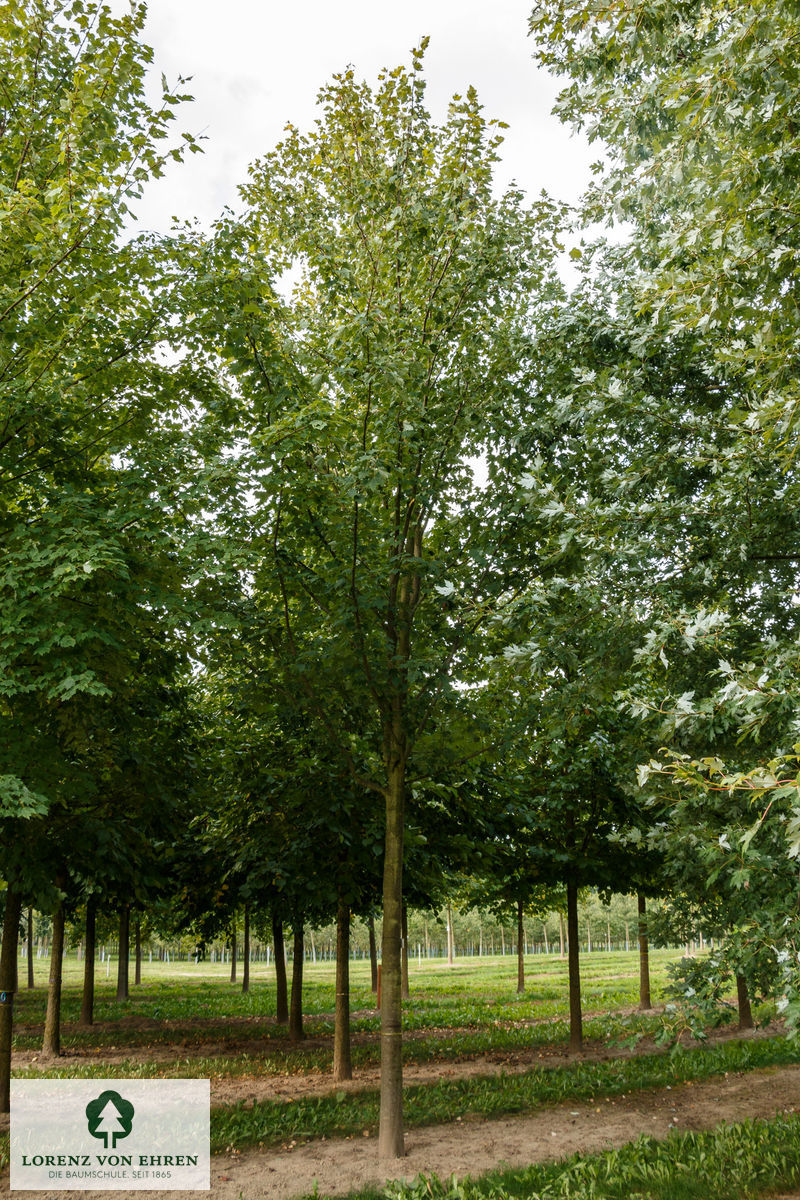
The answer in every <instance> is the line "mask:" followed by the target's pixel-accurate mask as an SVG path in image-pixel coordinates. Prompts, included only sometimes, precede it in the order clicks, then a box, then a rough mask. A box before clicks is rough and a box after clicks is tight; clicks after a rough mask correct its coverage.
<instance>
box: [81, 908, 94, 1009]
mask: <svg viewBox="0 0 800 1200" xmlns="http://www.w3.org/2000/svg"><path fill="white" fill-rule="evenodd" d="M96 926H97V901H96V900H95V898H94V896H90V897H89V899H88V900H87V901H86V956H85V958H84V960H83V996H82V997H81V1017H80V1024H81V1025H91V1024H92V1022H93V1021H94V959H95V953H96V947H97V935H96Z"/></svg>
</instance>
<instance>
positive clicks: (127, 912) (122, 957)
mask: <svg viewBox="0 0 800 1200" xmlns="http://www.w3.org/2000/svg"><path fill="white" fill-rule="evenodd" d="M130 940H131V906H130V905H129V904H123V906H122V908H121V910H120V914H119V960H118V962H117V999H118V1000H127V999H128V995H129V994H130V989H129V986H128V984H129V981H130V975H129V966H128V964H129V961H130V950H131V946H130Z"/></svg>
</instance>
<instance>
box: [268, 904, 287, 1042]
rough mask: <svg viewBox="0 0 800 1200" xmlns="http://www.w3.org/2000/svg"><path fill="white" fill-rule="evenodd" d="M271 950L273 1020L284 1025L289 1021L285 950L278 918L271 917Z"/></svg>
mask: <svg viewBox="0 0 800 1200" xmlns="http://www.w3.org/2000/svg"><path fill="white" fill-rule="evenodd" d="M272 948H273V950H274V951H275V1020H276V1021H277V1022H278V1024H279V1025H285V1024H286V1023H287V1021H288V1020H289V994H288V990H287V987H286V948H285V946H284V943H283V925H282V924H281V920H280V917H276V916H274V915H273V917H272Z"/></svg>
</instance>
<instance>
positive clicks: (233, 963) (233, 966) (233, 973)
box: [231, 918, 236, 983]
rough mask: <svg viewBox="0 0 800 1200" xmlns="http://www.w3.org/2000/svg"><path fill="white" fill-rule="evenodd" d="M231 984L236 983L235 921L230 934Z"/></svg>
mask: <svg viewBox="0 0 800 1200" xmlns="http://www.w3.org/2000/svg"><path fill="white" fill-rule="evenodd" d="M231 983H236V919H235V918H234V922H233V930H232V932H231Z"/></svg>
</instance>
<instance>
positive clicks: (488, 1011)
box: [15, 950, 676, 1050]
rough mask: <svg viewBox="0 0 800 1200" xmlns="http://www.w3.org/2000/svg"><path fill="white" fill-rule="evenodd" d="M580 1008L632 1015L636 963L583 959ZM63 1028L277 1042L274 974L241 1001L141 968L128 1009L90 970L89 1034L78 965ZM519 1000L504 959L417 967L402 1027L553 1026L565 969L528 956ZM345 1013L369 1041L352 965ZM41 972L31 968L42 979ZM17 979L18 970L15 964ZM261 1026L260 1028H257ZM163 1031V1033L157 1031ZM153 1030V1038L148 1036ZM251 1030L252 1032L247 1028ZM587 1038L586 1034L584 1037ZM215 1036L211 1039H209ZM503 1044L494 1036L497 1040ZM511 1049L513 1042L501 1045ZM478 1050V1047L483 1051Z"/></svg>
mask: <svg viewBox="0 0 800 1200" xmlns="http://www.w3.org/2000/svg"><path fill="white" fill-rule="evenodd" d="M675 957H676V955H675V952H674V951H666V950H662V951H654V952H653V954H652V964H653V965H652V976H653V996H654V1001H656V1002H657V1000H658V997H659V996H660V994H661V988H662V986H663V984H664V983H665V982H666V964H667V962H668V961H671V960H672V959H674V958H675ZM584 959H585V961H584V964H583V999H584V1006H585V1008H586V1009H587V1011H592V1010H598V1009H602V1010H604V1011H607V1012H611V1011H613V1010H615V1009H620V1008H630V1007H634V1006H635V1005H636V1003H637V1000H638V975H637V971H638V959H637V956H636V954H635V953H633V952H630V953H624V952H619V953H611V954H609V953H605V952H595V953H593V954H591V955H584ZM66 965H67V970H66V972H65V980H64V988H63V1002H62V1019H63V1022H64V1024H65V1026H66V1027H67V1028H65V1032H64V1036H63V1039H62V1042H63V1046H64V1048H65V1050H69V1049H70V1048H74V1049H79V1048H82V1047H87V1046H91V1047H98V1046H100V1047H102V1046H111V1045H113V1046H120V1045H124V1046H131V1047H134V1046H138V1045H149V1044H164V1043H166V1042H169V1041H175V1040H184V1039H185V1040H187V1041H189V1042H190V1043H200V1042H203V1041H208V1040H209V1038H210V1036H211V1034H210V1029H207V1028H204V1027H203V1026H204V1024H207V1025H208V1026H210V1025H211V1023H212V1022H215V1021H217V1022H220V1023H221V1024H223V1025H224V1024H225V1022H226V1021H228V1020H229V1019H230V1018H250V1021H251V1023H248V1024H240V1025H234V1024H229V1025H227V1026H226V1028H225V1029H224V1036H225V1040H226V1041H227V1042H235V1041H237V1040H239V1041H247V1040H250V1039H252V1038H253V1037H254V1036H257V1037H259V1038H264V1039H266V1038H275V1039H281V1038H282V1037H283V1036H284V1034H283V1031H282V1030H281V1029H280V1028H276V1027H275V1026H274V1025H271V1024H270V1023H269V1022H270V1021H271V1020H272V1019H274V1016H275V986H274V972H273V971H272V969H271V968H269V969H268V968H267V967H266V966H265V965H263V964H253V974H252V976H251V990H250V992H249V993H248V994H247V995H243V994H242V991H241V987H240V986H239V985H237V984H231V983H230V982H229V980H228V979H227V977H226V976H227V968H226V967H224V966H222V964H209V963H198V964H197V965H195V964H194V963H175V964H169V965H167V964H163V963H152V964H149V963H145V964H144V971H145V980H144V983H143V984H142V985H141V986H140V987H131V997H130V999H129V1000H127V1001H123V1002H120V1001H117V1000H116V998H115V990H116V982H115V980H114V977H113V976H114V970H113V967H112V970H111V971H110V972H109V977H108V979H106V978H104V971H103V967H102V965H99V967H98V972H97V980H96V1000H95V1022H96V1026H97V1025H100V1026H104V1025H105V1026H108V1028H97V1027H93V1028H90V1029H85V1030H83V1029H76V1028H69V1026H71V1025H74V1024H75V1023H76V1022H77V1020H78V1017H79V1015H80V997H81V987H82V974H81V970H80V964H78V963H76V962H75V961H74V960H67V964H66ZM527 966H528V980H527V989H526V992H525V993H524V994H522V995H518V994H517V992H516V962H515V960H514V959H513V958H512V957H511V956H510V955H509V956H506V957H505V958H502V957H500V956H495V957H494V958H489V957H488V956H487V957H484V958H472V959H460V960H457V962H456V963H455V964H454V965H453V966H452V967H449V966H448V965H447V964H446V963H442V962H441V961H440V960H435V961H433V962H428V961H427V960H425V959H423V960H422V966H421V967H420V966H418V965H417V964H416V963H415V964H414V965H413V966H412V968H411V991H412V995H411V999H410V1000H409V1001H407V1002H406V1003H405V1005H404V1024H405V1028H406V1029H407V1030H408V1031H409V1032H415V1031H425V1030H430V1031H433V1030H448V1029H454V1030H455V1029H457V1030H459V1031H462V1030H475V1031H478V1030H485V1031H492V1030H495V1029H497V1030H499V1031H504V1030H507V1029H513V1028H514V1027H515V1026H520V1027H522V1026H523V1025H524V1024H525V1023H527V1022H531V1021H536V1022H542V1021H546V1020H551V1019H553V1020H557V1019H559V1018H563V1017H565V1016H566V1013H567V1011H568V1001H567V965H566V962H565V961H563V960H561V959H560V958H559V957H558V956H556V955H551V956H543V955H537V956H534V957H532V958H530V959H529V960H528V963H527ZM352 967H353V970H352V976H351V1007H352V1011H353V1020H352V1028H353V1031H354V1032H355V1033H370V1032H376V1031H377V1030H378V1028H379V1024H380V1022H379V1017H378V1013H377V1011H376V1010H375V997H374V995H373V993H372V991H371V989H370V986H369V966H368V964H367V963H363V962H357V963H354V964H352ZM41 972H42V968H41V965H39V966H38V974H39V976H40V977H41ZM20 977H21V978H24V963H21V975H20ZM334 999H335V997H334V964H333V963H328V962H326V963H317V964H307V965H306V968H305V978H304V1005H303V1007H304V1012H305V1014H306V1027H307V1031H308V1033H309V1034H310V1035H312V1036H317V1035H319V1036H324V1035H326V1034H330V1033H332V1031H333V1022H332V1013H333V1008H334ZM45 1005H46V995H45V988H44V986H43V981H41V979H40V983H39V986H38V987H37V988H36V989H34V990H33V991H28V990H27V989H25V988H23V989H22V990H21V991H20V992H19V993H18V995H17V998H16V1004H15V1027H16V1043H15V1044H16V1046H17V1047H18V1048H19V1049H33V1048H35V1047H36V1045H37V1044H38V1036H39V1033H38V1029H31V1028H30V1027H31V1026H34V1027H36V1026H40V1025H41V1024H42V1023H43V1021H44V1012H45ZM260 1018H263V1019H264V1023H263V1024H257V1022H258V1021H259V1019H260ZM165 1022H170V1025H169V1027H168V1028H167V1027H166V1026H165V1025H164V1024H161V1023H165ZM159 1024H161V1027H160V1028H157V1027H156V1026H157V1025H159ZM254 1026H255V1028H254ZM564 1030H565V1025H564V1023H563V1021H562V1022H561V1023H560V1025H559V1026H558V1028H554V1029H552V1030H548V1029H547V1028H546V1027H542V1028H541V1029H540V1031H539V1033H538V1034H537V1036H538V1037H539V1038H540V1039H541V1040H543V1041H544V1040H549V1041H559V1040H563V1038H564V1036H565V1033H564ZM589 1034H590V1036H592V1034H591V1028H590V1030H589ZM218 1036H219V1033H218ZM499 1036H501V1037H502V1033H501V1034H500V1035H499ZM508 1044H509V1046H511V1045H512V1044H513V1039H512V1040H511V1041H509V1043H508ZM485 1045H486V1043H484V1046H485Z"/></svg>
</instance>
